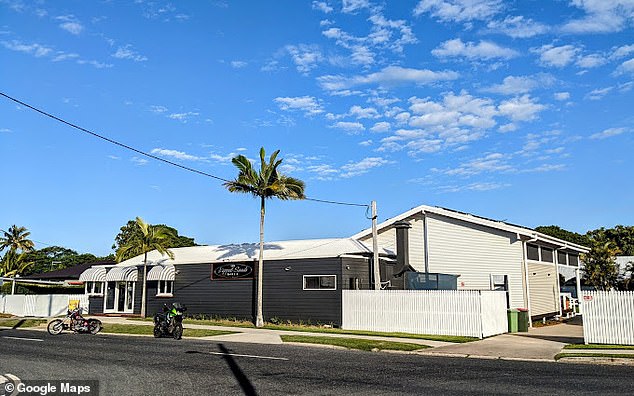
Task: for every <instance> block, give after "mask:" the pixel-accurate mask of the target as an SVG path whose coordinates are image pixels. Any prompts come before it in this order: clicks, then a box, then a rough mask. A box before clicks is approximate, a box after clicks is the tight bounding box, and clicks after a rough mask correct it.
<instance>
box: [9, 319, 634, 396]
mask: <svg viewBox="0 0 634 396" xmlns="http://www.w3.org/2000/svg"><path fill="white" fill-rule="evenodd" d="M13 337H17V338H13ZM36 340H42V341H36ZM239 355H248V356H239ZM6 374H11V375H14V376H17V377H18V378H20V379H22V380H23V381H28V380H61V379H81V380H98V381H99V387H100V394H102V395H110V394H125V395H167V394H169V395H240V394H247V395H254V394H258V395H277V394H282V395H286V394H293V395H303V394H311V395H323V394H363V395H372V394H417V395H421V394H442V395H446V394H461V395H464V394H549V395H555V394H562V395H563V394H576V395H583V394H602V395H606V394H620V395H625V394H634V383H633V382H632V381H631V378H632V377H633V375H634V368H632V367H631V366H629V367H625V366H598V365H587V364H568V363H541V362H520V361H499V360H477V359H465V358H443V357H429V356H421V355H411V354H397V353H385V352H360V351H347V350H337V349H329V348H319V347H309V346H294V345H260V344H247V343H215V342H209V341H200V340H199V341H196V340H191V339H183V340H181V341H175V340H172V339H154V338H147V337H127V336H114V335H97V336H92V335H76V334H70V333H64V334H62V335H59V336H50V335H48V334H47V333H44V332H38V331H26V330H20V331H18V330H0V375H5V376H6ZM1 394H2V392H1V391H0V395H1Z"/></svg>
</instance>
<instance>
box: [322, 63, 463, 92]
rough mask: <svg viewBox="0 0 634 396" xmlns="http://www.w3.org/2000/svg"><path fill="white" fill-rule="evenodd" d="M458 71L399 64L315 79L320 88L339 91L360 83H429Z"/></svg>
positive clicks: (451, 76)
mask: <svg viewBox="0 0 634 396" xmlns="http://www.w3.org/2000/svg"><path fill="white" fill-rule="evenodd" d="M456 78H458V73H456V72H454V71H440V72H435V71H431V70H427V69H411V68H404V67H401V66H388V67H385V68H383V69H382V70H381V71H378V72H375V73H370V74H367V75H357V76H352V77H343V76H333V75H327V76H321V77H318V78H317V80H318V82H319V84H320V85H321V87H322V88H324V89H326V90H328V91H339V90H343V89H348V88H352V87H356V86H360V85H378V86H379V87H382V88H385V87H391V86H395V85H401V84H408V83H409V84H421V85H422V84H431V83H434V82H438V81H447V80H455V79H456Z"/></svg>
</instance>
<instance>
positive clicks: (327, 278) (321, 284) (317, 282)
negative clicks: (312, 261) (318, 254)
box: [304, 275, 337, 290]
mask: <svg viewBox="0 0 634 396" xmlns="http://www.w3.org/2000/svg"><path fill="white" fill-rule="evenodd" d="M304 290H337V275H304Z"/></svg>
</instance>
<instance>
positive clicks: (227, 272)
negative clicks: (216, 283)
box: [211, 263, 253, 280]
mask: <svg viewBox="0 0 634 396" xmlns="http://www.w3.org/2000/svg"><path fill="white" fill-rule="evenodd" d="M211 279H212V280H237V279H253V264H246V263H215V264H212V265H211Z"/></svg>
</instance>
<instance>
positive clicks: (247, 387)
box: [218, 344, 258, 396]
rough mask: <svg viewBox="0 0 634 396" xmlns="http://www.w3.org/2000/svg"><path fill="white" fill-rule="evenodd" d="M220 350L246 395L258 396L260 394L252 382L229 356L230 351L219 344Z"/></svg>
mask: <svg viewBox="0 0 634 396" xmlns="http://www.w3.org/2000/svg"><path fill="white" fill-rule="evenodd" d="M218 349H220V352H222V353H223V354H224V355H222V357H223V359H224V360H225V361H226V362H227V365H228V366H229V369H231V372H232V373H233V376H234V377H235V378H236V380H238V383H239V384H240V388H242V391H243V392H244V394H245V395H248V396H257V394H258V393H257V392H256V391H255V388H254V387H253V384H252V383H251V381H249V378H247V376H246V375H245V374H244V372H243V371H242V369H241V368H240V366H238V363H236V361H235V359H234V358H233V356H231V355H230V354H229V353H230V352H229V350H228V349H227V348H226V347H225V346H224V345H223V344H218Z"/></svg>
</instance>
